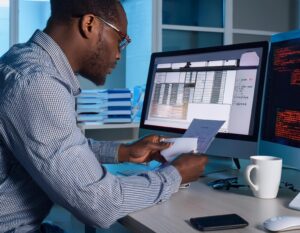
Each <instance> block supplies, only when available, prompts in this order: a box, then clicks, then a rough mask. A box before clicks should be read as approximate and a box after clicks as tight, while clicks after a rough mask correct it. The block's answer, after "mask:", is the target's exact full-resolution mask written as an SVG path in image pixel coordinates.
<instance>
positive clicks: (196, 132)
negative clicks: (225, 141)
mask: <svg viewBox="0 0 300 233" xmlns="http://www.w3.org/2000/svg"><path fill="white" fill-rule="evenodd" d="M223 124H224V121H213V120H200V119H194V120H193V121H192V123H191V124H190V126H189V128H188V129H187V130H186V132H185V134H184V135H183V136H182V137H181V138H168V139H166V140H165V141H166V142H172V143H173V145H171V146H170V147H169V148H167V149H165V150H162V151H161V155H162V156H164V158H165V159H166V160H167V161H168V162H171V161H172V160H174V159H175V158H176V157H177V156H179V155H180V154H182V153H190V152H195V153H196V152H197V153H205V152H206V150H207V149H208V147H209V145H210V143H211V142H212V141H213V139H214V137H215V135H216V134H217V133H218V131H219V129H220V128H221V126H222V125H223Z"/></svg>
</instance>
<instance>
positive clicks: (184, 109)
mask: <svg viewBox="0 0 300 233" xmlns="http://www.w3.org/2000/svg"><path fill="white" fill-rule="evenodd" d="M267 50H268V43H267V42H256V43H245V44H236V45H227V46H218V47H210V48H203V49H194V50H184V51H173V52H160V53H154V54H152V57H151V62H150V68H149V74H148V81H147V86H146V93H145V100H144V106H143V112H142V118H141V128H146V129H152V130H159V131H167V132H175V133H184V132H185V130H186V129H187V127H188V126H189V124H190V123H191V121H192V120H193V119H194V118H197V119H206V120H223V121H225V123H224V124H223V126H222V128H221V129H220V131H219V133H218V135H217V138H216V139H215V140H214V141H213V143H212V145H211V146H210V148H209V151H208V152H207V153H209V154H212V155H218V156H226V157H234V158H248V157H249V156H250V155H252V154H255V153H256V151H257V147H256V141H257V138H258V129H259V121H260V110H261V102H262V91H263V85H264V75H265V66H266V58H267Z"/></svg>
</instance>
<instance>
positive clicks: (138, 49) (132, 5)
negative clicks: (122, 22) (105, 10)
mask: <svg viewBox="0 0 300 233" xmlns="http://www.w3.org/2000/svg"><path fill="white" fill-rule="evenodd" d="M123 5H124V8H125V11H126V13H127V17H128V35H129V36H130V37H131V38H132V43H131V44H129V46H128V47H127V48H126V87H128V88H133V87H134V86H136V85H143V84H146V80H147V75H148V67H149V62H150V56H151V52H152V0H134V1H132V0H124V1H123Z"/></svg>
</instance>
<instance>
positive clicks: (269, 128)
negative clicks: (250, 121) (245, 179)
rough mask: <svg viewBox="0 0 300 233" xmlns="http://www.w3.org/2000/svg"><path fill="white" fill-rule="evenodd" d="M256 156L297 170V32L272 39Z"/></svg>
mask: <svg viewBox="0 0 300 233" xmlns="http://www.w3.org/2000/svg"><path fill="white" fill-rule="evenodd" d="M261 139H262V141H261V143H260V153H263V154H270V155H276V156H280V157H282V158H283V163H284V164H285V165H288V166H292V167H298V168H299V169H300V31H293V32H287V33H280V34H276V35H274V36H272V41H271V47H270V54H269V64H268V72H267V84H266V90H265V104H264V115H263V121H262V131H261Z"/></svg>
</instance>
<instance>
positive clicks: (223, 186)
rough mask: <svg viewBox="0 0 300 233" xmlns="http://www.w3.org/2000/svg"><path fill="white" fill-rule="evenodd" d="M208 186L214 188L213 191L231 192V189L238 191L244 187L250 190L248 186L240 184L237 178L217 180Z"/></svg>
mask: <svg viewBox="0 0 300 233" xmlns="http://www.w3.org/2000/svg"><path fill="white" fill-rule="evenodd" d="M207 185H208V186H210V187H212V188H213V189H218V190H229V189H231V188H235V189H238V188H242V187H243V188H249V186H248V185H244V184H238V178H237V177H232V178H227V179H219V180H215V181H212V182H209V183H208V184H207Z"/></svg>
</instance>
